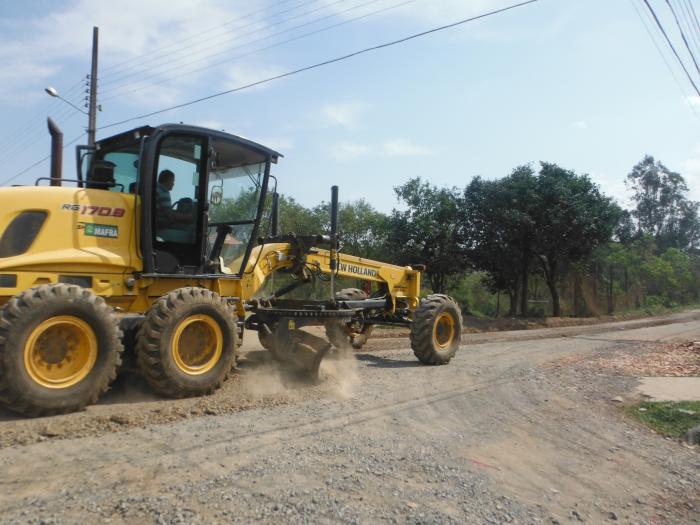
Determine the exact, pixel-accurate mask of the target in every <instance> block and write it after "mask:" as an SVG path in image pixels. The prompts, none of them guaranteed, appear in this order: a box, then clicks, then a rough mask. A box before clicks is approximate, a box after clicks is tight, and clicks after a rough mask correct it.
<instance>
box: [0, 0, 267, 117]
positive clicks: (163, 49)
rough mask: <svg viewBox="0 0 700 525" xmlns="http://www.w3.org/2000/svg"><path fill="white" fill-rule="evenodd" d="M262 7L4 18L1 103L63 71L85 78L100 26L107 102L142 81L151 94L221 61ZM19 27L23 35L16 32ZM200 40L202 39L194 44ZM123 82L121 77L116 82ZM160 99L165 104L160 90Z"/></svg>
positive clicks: (75, 10) (165, 7)
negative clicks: (157, 86) (248, 17)
mask: <svg viewBox="0 0 700 525" xmlns="http://www.w3.org/2000/svg"><path fill="white" fill-rule="evenodd" d="M262 5H265V2H263V1H262V0H251V1H248V2H246V3H245V9H242V8H240V3H238V2H236V3H235V4H234V5H232V3H231V2H229V1H227V0H190V1H188V2H172V1H170V0H149V1H148V2H143V1H142V0H121V1H120V2H96V1H94V0H72V1H70V2H69V3H68V4H67V5H65V6H62V7H59V8H55V9H51V10H49V11H48V12H45V11H44V12H42V13H41V14H38V15H37V16H36V17H35V18H29V19H22V20H21V21H14V20H9V19H5V20H4V21H3V22H2V24H3V30H2V32H0V71H1V72H2V73H0V80H6V82H0V101H3V100H12V99H14V98H15V97H16V96H18V95H19V96H21V95H22V93H23V92H27V91H30V92H39V93H41V89H43V87H44V86H45V85H46V84H49V83H53V82H51V79H52V78H54V77H55V76H56V75H57V74H58V72H59V71H61V70H64V69H65V70H68V68H70V70H74V69H78V67H80V68H81V69H82V70H83V71H84V72H87V69H88V68H89V63H90V47H91V43H92V27H93V26H98V27H99V28H100V79H101V81H102V82H101V92H102V93H103V94H105V95H107V96H109V91H110V90H111V89H116V88H117V87H119V86H120V85H123V84H125V83H133V82H136V81H138V80H140V79H141V80H144V81H145V82H144V84H139V85H138V86H137V87H139V88H140V89H139V91H146V92H147V93H148V92H150V85H149V84H156V83H158V81H162V80H164V79H168V78H169V77H172V76H174V75H177V74H178V73H183V72H187V71H190V70H191V69H192V68H193V67H195V65H185V64H188V63H190V62H196V67H204V66H206V65H208V64H212V63H213V62H214V61H215V60H217V59H218V60H221V58H222V57H221V56H219V57H216V58H214V57H211V56H210V55H211V54H212V53H214V52H216V51H217V49H218V51H221V47H222V46H223V45H224V44H225V43H226V42H230V41H232V40H233V38H234V37H233V36H232V35H235V34H236V33H235V32H232V29H235V28H236V26H237V24H238V26H239V27H240V26H242V25H243V24H248V25H250V21H249V20H245V22H243V21H242V20H244V19H243V18H240V16H241V15H244V14H247V13H250V12H252V11H255V10H256V9H255V8H256V7H257V8H259V7H260V6H262ZM222 24H226V25H222ZM217 26H221V27H219V28H217ZM19 27H21V30H18V29H16V28H19ZM257 29H258V35H260V34H266V32H267V31H268V28H267V27H266V26H265V25H264V24H263V25H262V26H260V27H258V28H257ZM195 34H201V35H200V36H198V37H197V38H191V39H190V38H189V37H190V36H192V35H195ZM181 46H182V47H181ZM166 62H167V63H166ZM136 66H138V67H136ZM206 73H207V72H206V71H202V72H198V73H196V74H195V75H193V76H192V77H189V78H188V77H185V79H184V80H173V81H169V82H168V84H169V86H170V87H182V86H184V85H186V84H187V83H188V82H191V81H192V79H193V78H199V77H202V76H203V75H206ZM126 75H130V76H128V77H127V76H126ZM11 77H12V78H14V77H16V78H17V79H18V80H13V79H12V78H11ZM118 77H123V78H122V80H117V79H118ZM8 79H9V81H7V80H8ZM76 80H77V78H76ZM57 87H58V88H59V89H60V88H65V87H66V86H61V85H59V86H57ZM130 88H131V89H133V88H134V86H133V85H132V86H130ZM123 89H127V88H126V86H124V88H123ZM128 98H130V99H133V100H135V101H137V102H139V101H141V102H144V103H146V102H148V103H149V105H152V104H153V96H150V97H145V98H142V97H132V95H131V94H129V97H128ZM158 100H159V101H160V102H162V101H163V97H162V96H161V93H160V90H159V93H158Z"/></svg>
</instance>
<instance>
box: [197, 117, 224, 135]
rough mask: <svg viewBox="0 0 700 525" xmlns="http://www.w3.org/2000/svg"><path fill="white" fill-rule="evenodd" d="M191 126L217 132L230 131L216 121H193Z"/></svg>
mask: <svg viewBox="0 0 700 525" xmlns="http://www.w3.org/2000/svg"><path fill="white" fill-rule="evenodd" d="M192 124H193V125H195V126H200V127H202V128H209V129H215V130H218V131H228V132H230V131H231V130H229V129H227V126H226V124H224V123H223V122H221V121H220V120H217V119H201V120H195V121H194V122H193V123H192Z"/></svg>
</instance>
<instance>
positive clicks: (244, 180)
mask: <svg viewBox="0 0 700 525" xmlns="http://www.w3.org/2000/svg"><path fill="white" fill-rule="evenodd" d="M50 127H51V124H50ZM56 129H57V128H56V127H55V125H54V133H53V134H54V135H56V136H58V133H56ZM57 149H60V148H54V151H56V150H57ZM280 157H281V155H280V154H278V153H277V152H275V151H273V150H271V149H269V148H267V147H265V146H262V145H260V144H256V143H254V142H252V141H249V140H246V139H244V138H241V137H237V136H234V135H231V134H228V133H223V132H219V131H214V130H210V129H205V128H199V127H194V126H187V125H181V124H167V125H162V126H158V127H155V128H154V127H148V126H144V127H140V128H137V129H133V130H131V131H128V132H124V133H120V134H118V135H115V136H113V137H109V138H106V139H104V140H101V141H99V142H98V143H97V144H96V145H95V147H87V146H79V147H78V148H77V161H78V173H77V176H76V177H75V178H64V177H62V174H61V171H60V162H56V160H57V159H55V158H54V159H53V160H54V162H52V173H51V177H48V178H41V179H39V180H37V182H36V184H35V186H23V187H12V188H2V189H0V404H2V406H4V407H6V408H8V409H10V410H13V411H15V412H18V413H20V414H24V415H28V416H38V415H49V414H56V413H64V412H70V411H75V410H79V409H81V408H83V407H85V406H86V405H88V404H91V403H94V402H96V401H97V399H98V398H99V396H100V395H102V394H103V393H104V392H105V391H106V390H107V389H108V388H109V385H110V383H111V382H112V381H113V380H114V379H115V377H116V374H117V371H118V368H119V366H120V365H121V360H122V353H123V351H124V346H125V341H124V336H123V335H124V334H123V332H124V329H125V328H129V329H130V330H135V333H136V336H135V345H134V348H133V351H134V352H135V354H136V359H137V363H138V367H139V370H140V372H141V373H142V374H143V376H144V377H145V378H146V380H147V381H148V383H149V384H150V385H151V386H152V387H153V388H154V389H155V390H156V391H158V392H160V393H162V394H164V395H168V396H173V397H183V396H195V395H204V394H208V393H210V392H212V391H214V390H215V389H216V388H218V387H219V386H221V384H222V382H223V381H224V380H225V379H226V378H227V377H228V375H229V373H230V372H231V370H232V368H233V367H234V366H235V360H236V357H237V352H238V348H239V346H240V343H241V341H242V338H243V334H244V333H245V331H246V330H254V331H257V332H258V337H259V339H260V342H261V344H262V345H263V347H265V348H266V349H268V350H269V351H270V352H271V353H272V355H273V357H274V358H275V359H277V360H279V361H282V362H284V363H287V364H289V365H291V366H293V367H294V368H296V369H297V370H301V371H304V372H305V373H307V374H309V375H310V376H314V375H316V374H317V373H318V369H319V364H320V362H321V360H322V359H323V357H324V356H325V355H326V354H327V353H328V352H329V351H330V350H332V349H333V348H337V349H343V348H349V347H351V346H352V347H355V348H359V347H361V346H362V345H363V344H364V342H365V341H366V339H367V337H368V335H369V332H370V331H371V329H372V327H373V326H375V325H380V324H384V325H391V326H397V325H398V326H407V327H410V329H411V346H412V348H413V351H414V353H415V355H416V356H417V357H418V359H419V360H420V361H422V362H424V363H427V364H444V363H447V362H449V361H450V359H451V358H452V357H453V356H454V354H455V352H456V350H457V348H458V346H459V341H460V334H461V313H460V311H459V307H458V305H457V304H456V303H455V302H454V301H453V300H452V299H450V298H449V297H447V296H444V295H431V296H428V297H427V298H425V299H423V300H421V299H420V270H421V268H419V267H401V266H394V265H391V264H386V263H383V262H378V261H372V260H367V259H363V258H360V257H355V256H352V255H346V254H343V253H340V252H339V251H338V248H339V234H338V219H337V217H338V192H337V188H336V187H334V188H333V192H332V206H331V208H332V211H331V231H330V232H327V233H326V234H321V233H320V232H319V235H314V236H298V235H295V234H294V233H288V234H283V235H282V234H280V232H279V228H278V212H277V208H278V206H277V202H278V199H277V194H276V192H269V183H270V180H271V179H273V178H274V177H273V176H272V175H271V174H270V169H271V165H272V164H275V163H277V161H278V159H279V158H280ZM46 182H48V183H49V185H46V184H45V183H46ZM268 203H269V204H270V206H267V205H266V204H268ZM268 208H269V209H268ZM263 227H264V228H265V230H266V231H264V232H263V231H262V228H263ZM275 276H280V278H279V279H278V281H275ZM282 277H284V279H283V278H282ZM342 278H350V279H355V280H361V281H363V282H365V283H367V284H366V289H365V290H364V291H363V290H360V289H357V288H350V289H342V290H338V291H336V287H337V281H338V280H339V279H342ZM317 281H324V282H326V283H327V284H328V286H327V287H328V288H329V291H328V294H327V297H325V298H322V299H318V298H316V299H310V298H302V299H299V298H297V299H289V298H288V297H289V294H290V292H292V291H293V290H297V289H299V288H300V287H303V286H304V285H308V284H311V283H314V282H317ZM276 282H284V283H285V284H283V285H280V286H279V287H278V288H274V283H276ZM265 288H270V290H269V291H268V292H266V293H264V290H265ZM367 292H369V293H367ZM293 295H296V296H297V297H298V296H299V293H298V292H295V294H293ZM302 296H303V294H302ZM311 324H316V325H322V326H324V327H325V332H326V335H327V340H326V339H324V338H321V337H319V336H317V335H313V334H312V333H311V332H309V331H306V330H303V329H302V328H304V327H305V326H308V325H311ZM127 346H128V345H127Z"/></svg>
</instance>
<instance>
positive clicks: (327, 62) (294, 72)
mask: <svg viewBox="0 0 700 525" xmlns="http://www.w3.org/2000/svg"><path fill="white" fill-rule="evenodd" d="M538 1H539V0H526V1H525V2H520V3H517V4H513V5H510V6H507V7H502V8H500V9H496V10H493V11H489V12H487V13H483V14H481V15H477V16H473V17H470V18H465V19H462V20H458V21H457V22H453V23H451V24H447V25H443V26H439V27H435V28H433V29H429V30H427V31H422V32H420V33H414V34H412V35H409V36H406V37H403V38H400V39H398V40H392V41H390V42H385V43H383V44H378V45H376V46H372V47H367V48H365V49H361V50H359V51H355V52H353V53H349V54H347V55H343V56H340V57H336V58H331V59H329V60H324V61H323V62H317V63H315V64H312V65H310V66H305V67H302V68H299V69H294V70H292V71H287V72H286V73H282V74H280V75H275V76H273V77H269V78H266V79H263V80H258V81H257V82H252V83H250V84H246V85H244V86H239V87H237V88H233V89H228V90H226V91H221V92H219V93H214V94H212V95H207V96H205V97H201V98H198V99H195V100H190V101H188V102H183V103H182V104H177V105H175V106H170V107H167V108H163V109H159V110H157V111H152V112H150V113H145V114H143V115H137V116H135V117H131V118H128V119H125V120H121V121H119V122H112V123H111V124H107V125H106V126H102V127H101V128H99V129H100V130H102V129H106V128H111V127H114V126H118V125H120V124H126V123H127V122H131V121H133V120H139V119H143V118H146V117H151V116H153V115H158V114H160V113H165V112H166V111H171V110H173V109H179V108H183V107H186V106H191V105H192V104H197V103H199V102H203V101H205V100H210V99H213V98H217V97H220V96H223V95H228V94H229V93H235V92H237V91H243V90H244V89H249V88H252V87H255V86H259V85H261V84H266V83H268V82H272V81H273V80H279V79H282V78H286V77H291V76H293V75H297V74H299V73H303V72H305V71H310V70H312V69H317V68H320V67H323V66H327V65H330V64H334V63H336V62H342V61H344V60H348V59H350V58H353V57H356V56H359V55H363V54H366V53H370V52H372V51H377V50H379V49H384V48H387V47H391V46H395V45H397V44H402V43H404V42H408V41H410V40H414V39H416V38H421V37H423V36H427V35H430V34H433V33H437V32H439V31H444V30H446V29H450V28H453V27H457V26H460V25H463V24H466V23H468V22H473V21H475V20H479V19H482V18H487V17H489V16H493V15H496V14H499V13H503V12H506V11H510V10H512V9H516V8H518V7H523V6H526V5H529V4H534V3H535V2H538Z"/></svg>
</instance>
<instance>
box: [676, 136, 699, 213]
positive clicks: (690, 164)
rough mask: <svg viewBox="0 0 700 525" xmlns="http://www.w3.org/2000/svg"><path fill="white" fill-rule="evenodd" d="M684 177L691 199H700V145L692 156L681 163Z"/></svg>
mask: <svg viewBox="0 0 700 525" xmlns="http://www.w3.org/2000/svg"><path fill="white" fill-rule="evenodd" d="M680 165H681V170H682V173H681V174H682V175H683V176H684V177H685V179H686V182H687V183H688V189H689V190H690V197H691V198H692V199H695V200H699V199H700V143H698V144H697V145H696V146H695V149H694V151H693V154H692V156H690V157H689V158H687V159H686V160H684V161H681V163H680Z"/></svg>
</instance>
